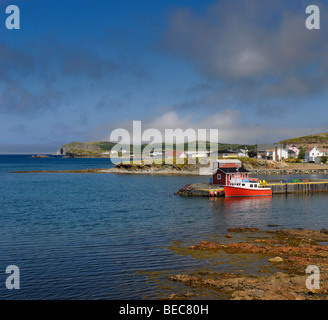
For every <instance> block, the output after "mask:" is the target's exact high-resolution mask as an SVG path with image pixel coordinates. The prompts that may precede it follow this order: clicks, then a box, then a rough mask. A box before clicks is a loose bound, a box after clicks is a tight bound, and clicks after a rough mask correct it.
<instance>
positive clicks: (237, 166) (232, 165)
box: [220, 163, 240, 168]
mask: <svg viewBox="0 0 328 320" xmlns="http://www.w3.org/2000/svg"><path fill="white" fill-rule="evenodd" d="M220 168H240V165H238V164H237V163H224V164H222V165H221V166H220Z"/></svg>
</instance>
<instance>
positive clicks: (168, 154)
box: [165, 151, 187, 159]
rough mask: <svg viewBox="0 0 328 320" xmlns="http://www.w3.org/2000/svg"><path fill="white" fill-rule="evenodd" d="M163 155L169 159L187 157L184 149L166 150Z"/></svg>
mask: <svg viewBox="0 0 328 320" xmlns="http://www.w3.org/2000/svg"><path fill="white" fill-rule="evenodd" d="M165 157H166V158H168V159H170V158H180V159H185V158H187V155H186V153H185V152H184V151H166V152H165Z"/></svg>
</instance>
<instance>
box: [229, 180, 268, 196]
mask: <svg viewBox="0 0 328 320" xmlns="http://www.w3.org/2000/svg"><path fill="white" fill-rule="evenodd" d="M224 195H225V196H226V197H265V196H272V189H271V188H263V187H262V186H261V185H260V182H259V179H254V178H253V179H251V178H249V179H234V180H231V182H230V184H229V185H226V186H224Z"/></svg>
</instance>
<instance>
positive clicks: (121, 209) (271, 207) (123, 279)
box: [0, 155, 328, 299]
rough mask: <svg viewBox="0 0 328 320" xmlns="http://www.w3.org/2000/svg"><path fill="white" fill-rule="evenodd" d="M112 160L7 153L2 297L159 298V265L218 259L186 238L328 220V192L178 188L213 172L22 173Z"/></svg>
mask: <svg viewBox="0 0 328 320" xmlns="http://www.w3.org/2000/svg"><path fill="white" fill-rule="evenodd" d="M111 166H112V165H111V164H110V163H109V161H108V160H107V159H65V158H60V157H57V158H46V159H42V158H40V159H39V158H31V157H29V156H26V155H24V156H0V299H145V298H146V299H156V298H158V297H160V296H161V294H163V288H162V287H161V286H160V285H159V284H158V283H157V282H156V281H154V280H152V279H153V278H154V277H152V279H151V278H150V277H149V274H152V275H156V274H160V273H161V272H164V273H165V272H178V271H181V270H189V269H191V268H201V267H204V265H206V264H208V263H209V262H208V261H207V262H206V261H205V262H204V261H203V260H199V259H195V258H194V257H191V256H188V255H180V254H175V253H174V252H173V251H171V250H169V247H170V245H172V243H175V242H176V241H183V242H184V243H188V244H196V243H198V242H199V241H201V240H206V239H208V238H210V237H213V236H214V237H215V236H216V235H220V234H224V233H226V229H227V228H230V227H238V226H243V227H249V226H253V227H258V228H261V229H265V230H267V229H268V228H271V229H272V227H270V226H271V225H275V226H277V227H279V228H289V227H291V228H312V229H318V230H319V229H320V228H323V227H326V228H328V214H327V204H328V194H326V193H318V194H311V195H287V196H286V195H275V196H273V197H272V198H258V199H257V198H253V199H248V198H246V199H242V198H240V199H225V198H183V197H179V196H175V195H174V192H176V191H177V190H178V189H179V188H181V187H183V186H184V185H186V184H187V183H192V182H196V181H197V182H203V181H207V180H208V179H209V178H208V177H200V176H196V177H195V176H155V175H125V174H72V173H24V174H23V173H13V171H18V170H71V169H72V170H73V169H86V168H108V167H111ZM262 178H263V177H262ZM264 178H265V177H264ZM273 178H276V179H279V180H280V179H282V178H284V177H273ZM307 178H309V179H311V178H312V179H314V178H315V179H318V178H324V176H310V177H309V176H307ZM8 265H16V266H18V267H19V270H20V289H19V290H8V289H7V288H6V286H5V281H6V278H7V277H8V274H6V273H5V270H6V267H7V266H8ZM207 267H208V265H207ZM215 268H219V269H220V268H221V269H222V270H225V269H226V268H231V265H227V264H226V263H224V261H223V262H222V263H221V264H219V265H217V266H215Z"/></svg>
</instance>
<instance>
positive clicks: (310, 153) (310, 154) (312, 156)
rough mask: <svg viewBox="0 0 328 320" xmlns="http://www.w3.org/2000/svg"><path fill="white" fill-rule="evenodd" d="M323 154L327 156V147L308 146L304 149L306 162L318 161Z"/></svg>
mask: <svg viewBox="0 0 328 320" xmlns="http://www.w3.org/2000/svg"><path fill="white" fill-rule="evenodd" d="M323 156H328V149H327V148H318V147H314V148H309V149H307V150H306V151H305V161H306V162H310V161H311V162H312V161H313V162H320V158H321V157H323Z"/></svg>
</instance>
